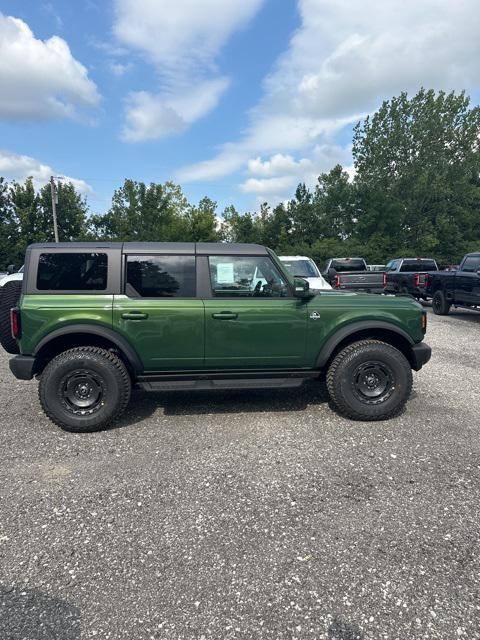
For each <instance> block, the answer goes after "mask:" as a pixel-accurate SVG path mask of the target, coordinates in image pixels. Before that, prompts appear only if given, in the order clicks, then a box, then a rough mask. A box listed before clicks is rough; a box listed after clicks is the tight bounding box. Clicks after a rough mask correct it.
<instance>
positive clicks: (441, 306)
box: [432, 291, 452, 316]
mask: <svg viewBox="0 0 480 640" xmlns="http://www.w3.org/2000/svg"><path fill="white" fill-rule="evenodd" d="M451 306H452V305H451V304H450V303H449V302H448V301H447V299H446V297H445V294H444V293H443V291H435V293H434V294H433V298H432V309H433V313H435V314H436V315H437V316H446V315H447V314H448V312H449V311H450V307H451Z"/></svg>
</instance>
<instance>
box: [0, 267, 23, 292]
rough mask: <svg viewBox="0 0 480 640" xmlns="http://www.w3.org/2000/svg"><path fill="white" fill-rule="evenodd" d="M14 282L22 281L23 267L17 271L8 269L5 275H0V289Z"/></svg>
mask: <svg viewBox="0 0 480 640" xmlns="http://www.w3.org/2000/svg"><path fill="white" fill-rule="evenodd" d="M14 280H23V267H20V269H19V270H18V271H16V270H14V269H11V268H10V267H9V268H8V270H7V272H6V273H3V274H0V287H3V286H4V285H6V284H7V282H12V281H14Z"/></svg>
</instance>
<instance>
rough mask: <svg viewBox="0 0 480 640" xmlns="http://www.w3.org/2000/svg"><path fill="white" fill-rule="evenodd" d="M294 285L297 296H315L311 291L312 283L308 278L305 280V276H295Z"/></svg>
mask: <svg viewBox="0 0 480 640" xmlns="http://www.w3.org/2000/svg"><path fill="white" fill-rule="evenodd" d="M293 286H294V289H295V297H296V298H311V297H312V296H313V293H310V284H309V282H308V280H305V279H304V278H294V279H293Z"/></svg>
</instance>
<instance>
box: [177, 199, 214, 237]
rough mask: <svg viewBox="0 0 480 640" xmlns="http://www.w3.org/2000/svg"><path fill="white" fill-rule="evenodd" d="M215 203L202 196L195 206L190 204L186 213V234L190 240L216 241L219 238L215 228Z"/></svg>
mask: <svg viewBox="0 0 480 640" xmlns="http://www.w3.org/2000/svg"><path fill="white" fill-rule="evenodd" d="M216 212H217V203H216V202H214V201H213V200H210V198H207V197H204V198H202V199H201V200H200V202H199V203H198V205H197V206H193V205H190V206H189V207H188V209H187V213H186V222H187V235H186V237H185V240H190V241H191V242H216V241H217V240H219V239H220V231H219V230H218V229H217V226H218V221H217V216H216Z"/></svg>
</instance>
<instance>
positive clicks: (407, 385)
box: [327, 340, 412, 420]
mask: <svg viewBox="0 0 480 640" xmlns="http://www.w3.org/2000/svg"><path fill="white" fill-rule="evenodd" d="M327 387H328V392H329V394H330V399H331V401H332V404H333V406H334V407H335V408H336V409H337V411H338V412H339V413H341V414H342V415H344V416H346V417H347V418H351V419H353V420H387V419H388V418H393V417H394V416H396V415H398V414H399V413H400V412H401V411H402V410H403V407H404V406H405V403H406V402H407V400H408V398H409V396H410V392H411V389H412V370H411V367H410V363H409V362H408V360H407V359H406V357H405V356H404V355H403V353H401V352H400V351H399V350H398V349H396V348H395V347H392V345H390V344H387V343H385V342H381V341H380V340H361V341H360V342H354V343H353V344H349V345H348V346H347V347H345V348H344V349H342V350H341V351H340V352H339V353H338V354H337V355H336V356H335V358H334V360H333V362H332V363H331V365H330V367H329V369H328V372H327Z"/></svg>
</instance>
